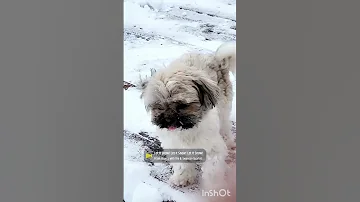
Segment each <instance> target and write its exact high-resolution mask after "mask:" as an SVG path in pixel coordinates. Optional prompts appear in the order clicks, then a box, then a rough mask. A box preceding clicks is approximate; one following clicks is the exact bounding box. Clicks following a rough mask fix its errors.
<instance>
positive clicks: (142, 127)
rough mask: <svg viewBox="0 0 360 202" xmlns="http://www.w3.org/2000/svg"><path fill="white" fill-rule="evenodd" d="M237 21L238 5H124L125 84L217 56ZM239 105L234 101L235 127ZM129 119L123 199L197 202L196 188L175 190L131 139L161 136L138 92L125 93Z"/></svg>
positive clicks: (223, 0)
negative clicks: (195, 56)
mask: <svg viewBox="0 0 360 202" xmlns="http://www.w3.org/2000/svg"><path fill="white" fill-rule="evenodd" d="M235 16H236V0H148V1H145V0H125V1H124V80H125V81H127V82H129V83H133V84H136V83H138V82H139V78H140V76H141V77H145V76H149V75H150V69H151V68H155V69H158V68H162V67H164V65H167V64H168V63H169V62H170V61H171V60H173V59H175V58H176V57H179V56H180V55H181V54H184V53H186V52H190V51H201V52H209V51H215V50H216V48H217V47H218V46H219V45H220V44H221V43H223V42H225V41H235V40H236V17H235ZM231 76H232V75H231ZM231 78H232V80H233V81H234V77H233V76H232V77H231ZM234 83H235V82H234ZM234 91H236V86H235V84H234ZM235 103H236V100H235V98H234V102H233V112H232V114H231V119H232V121H234V122H235V121H236V114H235V109H236V105H235ZM124 117H125V118H124V129H125V131H126V132H124V137H125V138H124V159H125V167H124V187H125V189H124V200H125V201H126V202H145V201H146V202H161V201H166V200H174V201H176V202H192V201H198V200H197V199H196V197H195V196H196V193H197V191H198V190H196V188H194V187H193V188H184V189H174V188H172V187H170V186H169V185H168V184H167V183H166V178H167V177H168V174H169V172H170V168H169V166H167V165H159V164H155V165H153V166H150V165H148V163H146V162H144V161H143V155H144V153H143V150H144V148H143V146H142V143H141V141H136V138H135V139H134V138H130V135H129V134H132V135H136V134H139V133H141V132H147V134H148V135H149V136H152V137H156V134H154V129H155V128H154V126H153V125H151V122H150V117H149V115H148V114H147V113H146V111H145V108H144V105H143V102H142V100H141V99H140V91H139V90H138V89H136V88H129V89H127V90H125V89H124ZM150 141H151V140H150Z"/></svg>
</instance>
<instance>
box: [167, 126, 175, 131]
mask: <svg viewBox="0 0 360 202" xmlns="http://www.w3.org/2000/svg"><path fill="white" fill-rule="evenodd" d="M175 129H176V127H175V126H170V127H169V128H168V130H175Z"/></svg>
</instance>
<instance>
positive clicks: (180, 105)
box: [177, 104, 188, 109]
mask: <svg viewBox="0 0 360 202" xmlns="http://www.w3.org/2000/svg"><path fill="white" fill-rule="evenodd" d="M187 107H188V105H187V104H179V105H178V106H177V109H185V108H187Z"/></svg>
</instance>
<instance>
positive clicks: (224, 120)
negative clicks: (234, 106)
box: [220, 110, 236, 149]
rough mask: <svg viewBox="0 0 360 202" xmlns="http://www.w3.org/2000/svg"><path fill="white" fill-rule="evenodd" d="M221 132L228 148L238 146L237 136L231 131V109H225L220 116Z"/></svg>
mask: <svg viewBox="0 0 360 202" xmlns="http://www.w3.org/2000/svg"><path fill="white" fill-rule="evenodd" d="M220 122H221V123H220V124H221V125H220V134H221V136H222V137H223V139H224V141H225V143H226V146H227V147H228V149H232V148H234V147H236V143H235V136H234V135H233V133H232V132H231V121H230V110H224V111H223V113H222V116H221V117H220Z"/></svg>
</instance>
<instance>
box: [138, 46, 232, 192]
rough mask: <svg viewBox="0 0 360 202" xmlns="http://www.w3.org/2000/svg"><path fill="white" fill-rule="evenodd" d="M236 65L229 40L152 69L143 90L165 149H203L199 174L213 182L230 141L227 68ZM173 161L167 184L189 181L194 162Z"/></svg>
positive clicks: (217, 179) (217, 178) (217, 180)
mask: <svg viewBox="0 0 360 202" xmlns="http://www.w3.org/2000/svg"><path fill="white" fill-rule="evenodd" d="M235 70H236V46H235V44H232V43H225V44H223V45H221V46H220V47H219V48H218V49H217V51H215V52H214V53H213V54H200V53H188V54H184V55H182V56H181V57H180V58H178V59H176V60H175V61H173V62H172V63H171V64H170V65H168V66H167V67H166V68H164V69H161V70H159V71H158V72H156V73H155V74H154V75H153V76H152V77H151V78H150V79H149V80H148V81H147V83H146V86H145V87H144V91H143V95H142V97H143V98H144V103H145V106H146V108H147V109H148V110H149V111H151V115H152V120H153V123H154V124H155V125H157V126H158V127H157V128H158V130H157V135H158V136H159V139H160V141H161V142H162V147H163V148H164V149H205V151H206V154H207V157H206V161H205V162H204V163H203V164H202V168H201V169H202V180H203V184H205V185H211V187H212V188H213V187H214V186H216V184H217V183H219V184H222V183H223V179H224V176H225V172H226V169H227V164H226V162H225V159H226V157H227V155H228V149H229V148H233V147H235V141H234V136H233V134H232V132H231V122H230V120H229V118H230V112H231V106H232V100H233V94H232V84H231V81H230V75H229V72H232V73H233V74H235ZM184 103H185V104H184ZM172 166H173V171H174V173H173V175H172V176H171V177H170V182H171V183H172V184H174V185H178V186H186V185H188V184H192V183H194V181H195V177H196V175H197V171H196V170H195V166H196V165H195V164H193V163H172Z"/></svg>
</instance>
